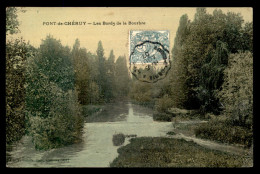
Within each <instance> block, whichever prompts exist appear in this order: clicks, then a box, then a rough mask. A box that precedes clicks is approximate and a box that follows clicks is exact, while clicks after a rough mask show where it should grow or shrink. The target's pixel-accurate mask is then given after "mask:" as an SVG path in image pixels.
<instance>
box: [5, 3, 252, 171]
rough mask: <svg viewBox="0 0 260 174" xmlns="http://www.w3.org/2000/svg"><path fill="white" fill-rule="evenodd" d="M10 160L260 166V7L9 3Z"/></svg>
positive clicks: (27, 163) (12, 163) (25, 163)
mask: <svg viewBox="0 0 260 174" xmlns="http://www.w3.org/2000/svg"><path fill="white" fill-rule="evenodd" d="M5 58H6V167H8V168H16V167H19V168H20V167H21V168H24V167H45V168H49V167H57V168H59V167H232V168H233V167H253V145H254V143H253V8H252V7H219V8H216V7H6V57H5Z"/></svg>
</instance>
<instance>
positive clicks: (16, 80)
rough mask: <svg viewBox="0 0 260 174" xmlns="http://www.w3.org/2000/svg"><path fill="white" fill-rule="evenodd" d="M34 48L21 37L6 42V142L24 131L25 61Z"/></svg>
mask: <svg viewBox="0 0 260 174" xmlns="http://www.w3.org/2000/svg"><path fill="white" fill-rule="evenodd" d="M34 53H35V49H34V48H33V47H32V46H31V45H29V44H28V43H27V44H26V43H25V41H24V40H23V39H16V40H14V41H7V43H6V76H5V77H6V79H5V84H6V142H7V143H8V144H10V143H12V142H14V141H16V140H19V139H20V138H21V137H22V136H23V135H24V133H25V114H24V105H25V101H24V100H25V70H26V66H25V64H26V63H25V62H26V60H27V58H28V57H30V56H33V55H34Z"/></svg>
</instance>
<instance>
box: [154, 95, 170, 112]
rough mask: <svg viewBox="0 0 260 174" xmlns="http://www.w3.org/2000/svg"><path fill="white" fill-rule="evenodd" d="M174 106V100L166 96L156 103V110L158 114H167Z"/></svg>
mask: <svg viewBox="0 0 260 174" xmlns="http://www.w3.org/2000/svg"><path fill="white" fill-rule="evenodd" d="M172 106H173V102H172V99H171V98H170V97H169V96H168V95H167V94H166V95H164V96H163V97H162V98H160V99H158V100H157V101H156V103H155V109H156V110H157V111H158V112H167V110H168V109H169V108H170V107H172Z"/></svg>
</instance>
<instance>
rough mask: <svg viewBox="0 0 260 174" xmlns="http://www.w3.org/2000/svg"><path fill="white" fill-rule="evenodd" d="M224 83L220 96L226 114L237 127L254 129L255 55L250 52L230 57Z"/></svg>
mask: <svg viewBox="0 0 260 174" xmlns="http://www.w3.org/2000/svg"><path fill="white" fill-rule="evenodd" d="M224 74H225V75H224V83H223V85H222V90H221V91H219V93H218V96H219V98H220V100H221V102H222V103H224V107H225V110H224V114H226V115H227V116H229V118H230V120H231V121H232V123H233V124H235V125H240V126H246V127H249V128H252V124H253V54H252V53H251V52H249V51H246V52H239V53H236V54H230V55H229V63H228V67H227V68H226V69H225V71H224Z"/></svg>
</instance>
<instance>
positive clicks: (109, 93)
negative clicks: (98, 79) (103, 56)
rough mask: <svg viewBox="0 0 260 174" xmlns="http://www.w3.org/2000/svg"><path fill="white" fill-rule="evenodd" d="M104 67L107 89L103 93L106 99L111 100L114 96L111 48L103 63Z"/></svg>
mask: <svg viewBox="0 0 260 174" xmlns="http://www.w3.org/2000/svg"><path fill="white" fill-rule="evenodd" d="M105 67H106V74H107V82H108V83H107V88H106V89H107V90H106V93H105V98H107V100H108V101H109V100H111V99H113V98H114V97H115V86H116V84H115V78H116V76H115V73H116V72H115V55H114V52H113V50H111V51H110V55H109V57H108V60H107V61H106V64H105Z"/></svg>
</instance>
